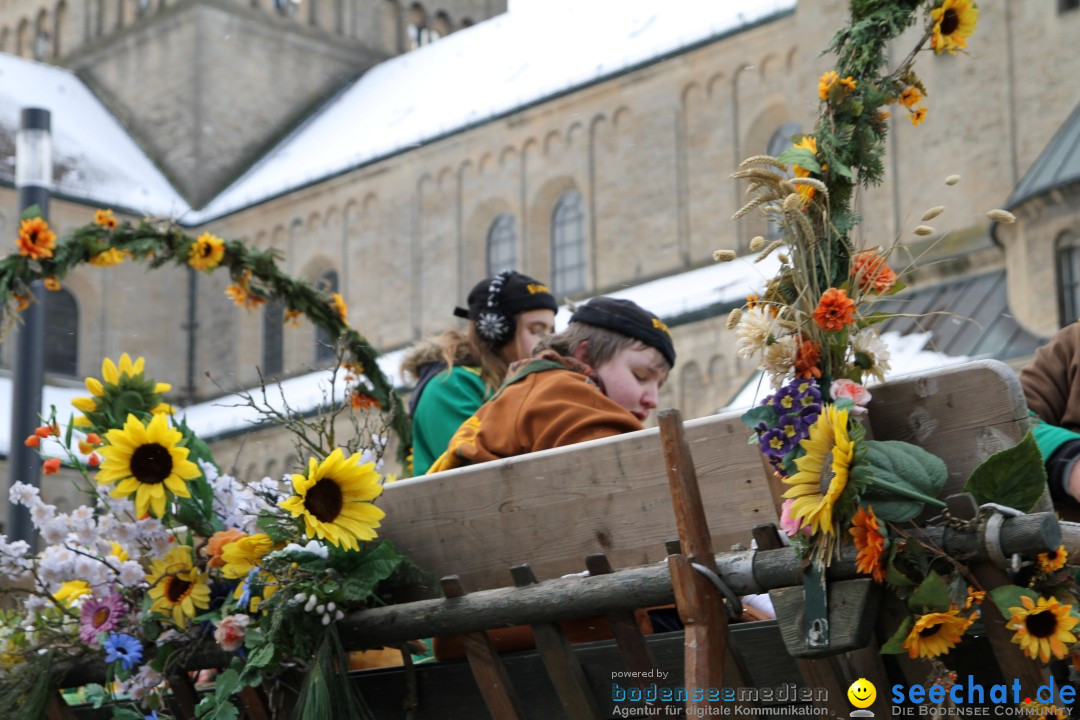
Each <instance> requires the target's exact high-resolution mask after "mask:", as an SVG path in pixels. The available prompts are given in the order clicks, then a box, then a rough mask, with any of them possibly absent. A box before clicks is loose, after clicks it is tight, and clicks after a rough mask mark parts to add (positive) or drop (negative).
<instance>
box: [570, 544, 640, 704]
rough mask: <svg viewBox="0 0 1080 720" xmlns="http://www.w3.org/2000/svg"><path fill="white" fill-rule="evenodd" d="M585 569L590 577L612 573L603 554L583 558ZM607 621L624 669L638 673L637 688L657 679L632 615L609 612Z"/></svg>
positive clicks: (626, 612) (628, 612) (625, 611)
mask: <svg viewBox="0 0 1080 720" xmlns="http://www.w3.org/2000/svg"><path fill="white" fill-rule="evenodd" d="M585 567H586V568H587V569H588V571H589V575H590V576H596V575H609V574H611V572H612V568H611V563H610V562H608V559H607V557H606V556H605V555H603V554H597V555H590V556H589V557H587V558H585ZM607 620H608V625H609V626H610V627H611V634H612V635H614V636H615V642H616V643H617V644H618V646H619V652H620V653H621V654H622V658H623V662H624V663H626V669H627V670H629V671H630V672H632V673H638V675H637V676H636V677H635V678H633V679H634V680H635V683H636V684H637V685H638V686H639V687H640V686H644V685H647V684H648V682H649V681H647V680H646V678H655V677H657V675H656V658H654V657H653V656H652V653H651V652H650V651H649V645H648V643H646V642H645V636H644V635H643V634H642V632H641V628H640V627H638V623H637V618H635V617H634V613H633V612H631V611H629V610H622V611H618V612H611V613H608V615H607Z"/></svg>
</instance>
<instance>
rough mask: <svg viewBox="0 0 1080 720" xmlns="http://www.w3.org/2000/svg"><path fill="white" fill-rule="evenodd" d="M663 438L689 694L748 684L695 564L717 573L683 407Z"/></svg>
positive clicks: (699, 710) (719, 607) (666, 420)
mask: <svg viewBox="0 0 1080 720" xmlns="http://www.w3.org/2000/svg"><path fill="white" fill-rule="evenodd" d="M660 440H661V442H662V444H663V448H664V461H665V465H666V467H667V476H668V487H669V489H670V491H671V502H672V505H673V506H674V508H675V523H676V525H677V526H678V528H679V544H680V549H681V550H682V552H683V555H671V556H669V557H668V567H669V569H670V570H671V581H672V587H673V589H674V590H675V603H676V605H677V606H678V608H679V617H680V618H681V619H682V621H683V624H684V625H685V626H686V631H685V632H686V663H685V671H684V681H685V683H686V688H687V696H688V697H690V698H693V697H694V695H693V694H692V693H693V690H694V689H697V688H720V687H724V684H725V681H726V682H727V684H729V685H732V686H735V685H745V684H746V680H745V678H744V677H743V674H742V673H741V672H740V671H739V669H738V659H737V658H736V657H735V655H734V653H733V652H732V649H731V647H730V645H729V644H728V620H727V614H726V612H725V606H724V603H723V600H722V598H721V595H720V592H719V591H718V590H717V589H716V588H715V587H713V585H712V584H711V583H710V582H709V581H708V580H706V579H705V578H704V577H703V576H702V575H701V574H699V573H698V572H697V571H695V570H694V569H693V567H692V564H694V563H697V564H700V565H702V566H704V567H705V568H707V569H709V570H711V571H712V572H714V573H716V572H717V567H716V557H715V556H714V555H713V549H712V537H711V535H710V534H709V524H708V522H707V521H706V519H705V508H704V507H703V506H702V504H701V489H700V488H699V487H698V482H697V471H696V470H695V469H694V460H693V458H692V457H691V455H690V447H689V445H688V444H687V442H686V435H685V434H684V433H683V424H682V415H680V413H679V411H678V410H674V409H669V410H663V411H661V413H660ZM706 697H707V696H706ZM720 704H721V703H719V702H710V701H708V700H693V699H690V700H687V702H686V711H687V715H695V716H697V715H702V716H703V715H707V714H711V713H712V712H716V711H717V710H718V709H719V707H720Z"/></svg>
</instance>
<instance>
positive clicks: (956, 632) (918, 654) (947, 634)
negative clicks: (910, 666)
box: [903, 608, 972, 660]
mask: <svg viewBox="0 0 1080 720" xmlns="http://www.w3.org/2000/svg"><path fill="white" fill-rule="evenodd" d="M971 623H972V620H971V618H965V617H961V616H960V611H959V610H957V609H955V608H954V609H952V610H949V611H948V612H940V613H927V614H926V615H922V616H920V617H919V619H918V620H916V621H915V624H914V626H912V628H911V632H909V633H908V636H907V639H905V640H904V644H903V647H904V649H905V650H907V651H908V656H909V657H911V659H913V660H914V659H915V658H932V657H938V656H939V655H944V654H946V653H947V652H949V650H951V649H953V648H954V647H956V644H957V643H959V642H960V640H961V638H963V636H964V633H965V632H967V629H968V628H969V627H970V626H971Z"/></svg>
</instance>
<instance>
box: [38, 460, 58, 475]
mask: <svg viewBox="0 0 1080 720" xmlns="http://www.w3.org/2000/svg"><path fill="white" fill-rule="evenodd" d="M58 472H60V458H49V459H48V460H46V461H45V462H43V463H42V464H41V473H42V474H43V475H55V474H56V473H58Z"/></svg>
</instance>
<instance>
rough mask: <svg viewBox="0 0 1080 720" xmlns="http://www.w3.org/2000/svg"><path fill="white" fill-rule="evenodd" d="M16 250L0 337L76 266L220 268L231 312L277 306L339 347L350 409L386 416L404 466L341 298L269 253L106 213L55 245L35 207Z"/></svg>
mask: <svg viewBox="0 0 1080 720" xmlns="http://www.w3.org/2000/svg"><path fill="white" fill-rule="evenodd" d="M17 247H18V250H17V252H15V253H12V254H10V255H8V256H7V257H4V258H3V259H0V327H2V328H3V331H2V332H0V338H2V337H3V336H4V335H6V333H7V332H8V330H10V328H11V326H12V323H13V322H15V321H16V320H17V318H18V316H19V313H20V312H22V311H23V310H25V309H26V308H27V307H29V304H30V302H31V301H32V299H33V295H32V293H31V291H30V285H31V283H33V282H34V281H37V280H41V281H43V282H44V285H45V288H46V289H48V290H54V291H55V290H59V289H60V287H61V282H62V281H63V279H64V278H65V277H66V276H67V274H68V273H70V272H71V271H72V270H73V269H74V268H76V267H77V266H79V265H81V264H83V263H89V264H91V265H94V266H97V267H108V266H111V265H119V264H120V263H122V262H124V261H125V260H127V259H129V258H130V259H133V260H135V261H141V262H147V263H149V265H150V267H151V268H158V267H162V266H164V265H168V264H173V265H181V266H183V265H186V266H188V267H190V268H193V269H195V270H200V271H203V272H206V273H212V272H213V271H214V270H215V269H217V268H219V267H224V268H226V269H227V270H228V271H229V276H230V278H231V279H232V284H230V285H229V286H228V287H227V288H226V290H225V293H226V294H227V295H228V296H229V297H230V298H231V299H232V301H233V302H234V303H235V304H236V305H237V306H239V307H242V308H245V309H248V310H253V309H257V308H259V307H262V306H263V305H265V304H266V303H267V302H270V301H274V302H281V303H282V304H283V306H284V313H285V315H284V319H285V323H286V324H287V325H293V326H295V325H297V324H298V323H299V318H300V317H301V316H305V317H307V319H308V320H310V321H311V322H312V324H314V325H315V326H316V327H318V328H319V329H320V330H322V331H323V332H324V333H326V336H327V337H328V338H330V340H331V341H332V342H335V343H338V344H340V345H341V346H342V347H343V348H344V350H345V353H346V355H347V362H346V368H347V369H348V370H349V371H350V373H351V375H352V377H353V378H355V379H356V384H355V385H354V386H353V387H352V388H351V389H350V391H349V395H350V401H351V404H352V406H353V408H354V409H369V408H375V409H378V410H385V411H386V413H387V414H388V418H389V423H390V426H391V428H392V429H393V430H394V432H395V433H396V434H397V436H398V438H399V439H400V441H401V442H400V445H399V448H398V454H399V458H400V459H401V461H402V462H406V458H407V456H408V454H409V449H410V444H411V432H412V430H411V425H410V423H409V418H408V415H407V414H406V413H405V411H404V409H403V408H402V405H401V400H400V398H399V397H398V395H397V394H396V393H395V392H394V388H393V385H392V383H391V382H390V381H389V380H388V379H387V378H386V376H385V375H384V374H383V373H382V371H381V370H380V369H379V365H378V362H377V360H376V358H377V357H378V352H377V351H376V350H375V348H374V347H372V345H371V343H369V342H368V341H367V340H366V339H365V338H364V337H363V336H362V335H360V333H359V332H358V331H357V330H355V329H354V328H352V327H350V326H349V323H348V307H347V306H346V304H345V300H344V298H343V297H342V296H341V295H340V294H339V293H327V292H325V291H322V290H318V289H316V288H314V287H312V286H311V284H310V283H307V282H305V281H303V280H296V279H293V278H291V277H289V276H288V275H286V274H285V273H283V272H282V271H281V268H280V267H279V261H280V260H281V256H280V254H279V253H278V252H277V251H275V250H265V251H259V250H255V249H253V248H251V247H250V246H248V245H246V244H244V243H242V242H240V241H238V240H231V241H226V240H223V239H221V238H219V237H217V236H215V235H212V234H211V233H203V234H201V235H199V236H198V237H197V238H193V237H191V236H189V235H186V234H185V233H183V232H182V231H181V230H180V228H179V227H178V226H176V225H175V224H174V223H171V222H165V221H154V220H151V219H143V220H140V221H139V222H137V223H131V222H123V223H120V222H118V221H117V219H116V218H115V217H114V215H113V212H112V210H98V211H97V212H96V214H95V217H94V222H92V223H90V224H87V225H83V226H81V227H78V228H75V229H74V230H72V231H71V232H70V233H69V234H68V235H67V236H66V237H64V238H63V239H59V240H58V238H57V236H56V233H55V232H54V231H53V230H52V229H51V228H50V227H49V224H48V223H47V222H46V221H45V220H44V219H43V218H42V217H41V212H40V209H39V208H38V207H37V206H33V207H31V208H28V209H27V210H26V212H24V213H23V216H22V218H21V222H20V225H19V236H18V240H17Z"/></svg>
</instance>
